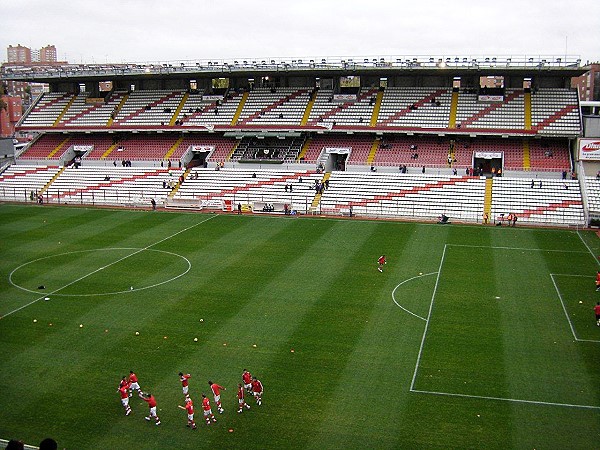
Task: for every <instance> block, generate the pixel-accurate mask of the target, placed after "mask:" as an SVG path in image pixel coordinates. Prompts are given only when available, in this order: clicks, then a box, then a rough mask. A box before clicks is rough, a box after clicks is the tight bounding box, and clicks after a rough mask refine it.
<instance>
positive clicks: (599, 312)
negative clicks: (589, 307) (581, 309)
mask: <svg viewBox="0 0 600 450" xmlns="http://www.w3.org/2000/svg"><path fill="white" fill-rule="evenodd" d="M594 313H596V325H597V326H599V327H600V302H597V303H596V306H594Z"/></svg>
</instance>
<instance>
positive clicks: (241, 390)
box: [237, 383, 250, 413]
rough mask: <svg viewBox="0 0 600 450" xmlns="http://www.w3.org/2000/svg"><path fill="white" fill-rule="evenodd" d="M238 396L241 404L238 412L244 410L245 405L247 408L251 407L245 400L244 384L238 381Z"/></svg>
mask: <svg viewBox="0 0 600 450" xmlns="http://www.w3.org/2000/svg"><path fill="white" fill-rule="evenodd" d="M237 398H238V404H239V409H238V413H241V412H242V411H244V407H245V408H246V409H250V405H248V404H247V403H246V401H245V400H244V385H243V384H242V383H238V391H237Z"/></svg>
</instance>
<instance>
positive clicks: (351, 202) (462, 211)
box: [319, 172, 485, 221]
mask: <svg viewBox="0 0 600 450" xmlns="http://www.w3.org/2000/svg"><path fill="white" fill-rule="evenodd" d="M484 194H485V179H483V178H480V177H466V176H465V177H451V176H446V177H445V176H435V175H422V174H415V175H412V174H390V173H385V174H383V173H359V172H334V173H332V174H331V178H330V179H329V187H328V188H327V189H326V190H325V191H324V193H323V196H322V198H321V205H320V208H319V212H321V213H324V214H328V213H330V214H343V215H350V208H351V207H352V214H353V215H359V216H378V217H411V218H421V219H435V218H438V217H440V216H441V215H442V214H445V215H446V216H448V217H449V218H450V220H452V219H455V220H462V221H477V220H478V219H479V217H480V216H481V211H482V210H483V202H484Z"/></svg>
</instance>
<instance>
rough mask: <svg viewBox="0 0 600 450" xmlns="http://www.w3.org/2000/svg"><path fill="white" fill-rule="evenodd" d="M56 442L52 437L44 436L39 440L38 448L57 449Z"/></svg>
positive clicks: (43, 449)
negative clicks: (44, 437)
mask: <svg viewBox="0 0 600 450" xmlns="http://www.w3.org/2000/svg"><path fill="white" fill-rule="evenodd" d="M57 449H58V444H57V443H56V441H55V440H54V439H52V438H46V439H44V440H43V441H42V442H40V450H57Z"/></svg>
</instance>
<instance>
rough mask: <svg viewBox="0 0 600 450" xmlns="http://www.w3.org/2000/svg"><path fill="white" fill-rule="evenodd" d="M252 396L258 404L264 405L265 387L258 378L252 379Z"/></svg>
mask: <svg viewBox="0 0 600 450" xmlns="http://www.w3.org/2000/svg"><path fill="white" fill-rule="evenodd" d="M252 395H254V398H255V399H256V404H257V405H258V406H260V405H262V395H263V385H262V383H261V382H260V380H259V379H258V378H256V377H253V378H252Z"/></svg>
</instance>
